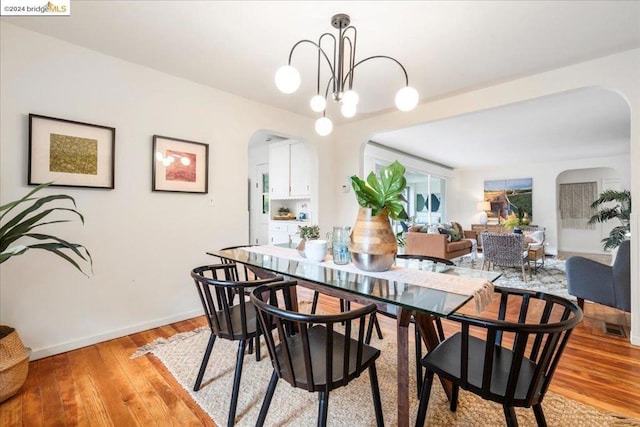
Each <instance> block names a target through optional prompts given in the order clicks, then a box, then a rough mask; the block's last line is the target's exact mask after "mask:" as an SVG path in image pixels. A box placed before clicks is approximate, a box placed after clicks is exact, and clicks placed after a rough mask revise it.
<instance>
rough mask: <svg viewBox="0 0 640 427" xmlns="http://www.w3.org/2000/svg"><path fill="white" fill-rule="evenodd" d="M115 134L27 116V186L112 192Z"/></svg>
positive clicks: (107, 129) (100, 128)
mask: <svg viewBox="0 0 640 427" xmlns="http://www.w3.org/2000/svg"><path fill="white" fill-rule="evenodd" d="M115 144H116V130H115V128H112V127H108V126H100V125H93V124H89V123H81V122H76V121H72V120H64V119H56V118H53V117H46V116H40V115H37V114H29V172H28V184H29V185H37V184H43V183H45V182H53V184H52V185H54V186H58V187H90V188H108V189H113V188H114V186H115V185H114V183H115V181H114V175H115Z"/></svg>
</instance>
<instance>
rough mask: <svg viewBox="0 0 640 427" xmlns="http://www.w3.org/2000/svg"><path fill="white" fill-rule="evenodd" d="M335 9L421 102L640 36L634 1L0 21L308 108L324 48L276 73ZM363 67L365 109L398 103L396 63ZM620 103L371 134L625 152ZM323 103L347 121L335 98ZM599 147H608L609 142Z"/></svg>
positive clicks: (128, 12)
mask: <svg viewBox="0 0 640 427" xmlns="http://www.w3.org/2000/svg"><path fill="white" fill-rule="evenodd" d="M336 13H348V14H349V15H351V23H352V25H354V26H356V27H357V30H358V43H357V59H361V58H364V57H367V56H371V55H389V56H392V57H394V58H396V59H397V60H399V61H400V62H401V63H402V64H403V65H404V66H405V67H406V69H407V72H408V74H409V83H410V85H412V86H414V87H416V88H417V89H418V91H419V93H420V95H421V100H422V101H423V102H424V101H427V100H430V99H434V98H438V97H443V96H447V95H451V94H455V93H460V92H463V91H467V90H471V89H474V88H479V87H483V86H488V85H491V84H495V83H499V82H503V81H507V80H510V79H514V78H517V77H521V76H525V75H529V74H534V73H538V72H541V71H545V70H549V69H554V68H558V67H561V66H565V65H569V64H573V63H577V62H581V61H585V60H588V59H592V58H596V57H600V56H604V55H608V54H611V53H616V52H620V51H623V50H628V49H632V48H637V47H640V2H638V1H553V2H550V1H512V2H507V1H496V2H492V1H482V2H477V1H457V2H453V1H428V2H427V1H424V2H419V1H412V2H403V1H392V2H386V1H351V2H344V1H343V2H331V1H136V2H134V1H80V0H74V1H73V2H72V4H71V16H70V17H64V18H63V17H3V18H2V21H4V22H10V23H12V24H15V25H19V26H22V27H25V28H27V29H31V30H33V31H37V32H40V33H43V34H48V35H51V36H53V37H57V38H60V39H63V40H67V41H69V42H71V43H75V44H78V45H81V46H85V47H88V48H91V49H95V50H97V51H101V52H104V53H106V54H109V55H112V56H115V57H119V58H122V59H125V60H127V61H130V62H134V63H138V64H140V65H144V66H147V67H150V68H153V69H156V70H160V71H163V72H166V73H169V74H173V75H176V76H179V77H182V78H185V79H188V80H192V81H195V82H199V83H202V84H204V85H208V86H211V87H214V88H217V89H220V90H223V91H226V92H231V93H235V94H237V95H240V96H243V97H245V98H249V99H253V100H255V101H258V102H261V103H264V104H268V105H272V106H275V107H278V108H282V109H285V110H289V111H293V112H296V113H298V114H302V115H307V116H309V117H314V114H315V113H313V112H311V111H310V109H309V107H308V100H309V98H310V97H311V96H312V95H313V93H314V92H315V84H316V82H315V68H316V65H315V61H316V55H317V52H316V51H314V49H313V48H312V47H311V46H310V45H307V46H305V45H301V46H300V47H299V48H298V49H297V50H296V51H295V54H294V56H293V61H292V63H293V65H295V66H296V67H297V68H298V69H299V70H300V73H301V75H302V78H303V85H302V87H301V89H300V90H299V91H298V92H297V93H296V94H294V95H283V94H281V93H280V92H278V91H277V89H276V88H275V86H274V84H273V75H274V72H275V70H276V69H277V68H278V67H279V66H280V65H284V64H286V62H287V58H288V55H289V50H290V48H291V47H292V46H293V44H294V43H295V42H297V41H298V40H300V39H307V38H308V39H312V40H317V37H318V36H319V35H320V34H322V33H323V32H334V29H333V27H331V25H330V18H331V16H332V15H334V14H336ZM357 70H358V73H357V74H356V77H355V81H354V89H355V90H357V91H358V92H359V93H360V95H361V102H360V104H359V110H360V111H359V116H360V117H361V118H362V117H366V116H371V115H372V114H376V113H380V112H382V111H386V110H388V109H390V108H393V97H394V95H395V92H396V90H397V89H398V88H399V87H401V86H402V84H403V76H402V74H401V72H400V71H399V69H398V68H397V66H395V67H394V66H393V63H392V62H390V61H383V60H375V61H370V62H368V63H365V64H363V65H362V66H361V67H359V68H358V69H357ZM625 108H626V106H625V104H624V103H623V102H622V101H621V99H620V98H617V97H616V96H615V95H613V94H612V93H609V92H605V91H603V90H594V91H590V92H584V93H575V94H569V95H564V96H559V97H552V98H547V99H541V100H536V101H532V102H529V103H527V104H522V105H518V106H513V107H507V108H502V109H499V110H495V111H488V112H483V113H478V114H474V115H471V116H467V117H461V118H454V119H449V120H446V121H442V122H439V123H434V124H429V125H426V126H421V127H419V128H411V129H408V130H406V131H402V132H400V131H396V132H389V133H385V134H384V135H378V136H376V138H374V140H376V141H378V142H380V143H382V144H392V145H393V146H395V147H396V148H398V149H401V150H403V151H407V152H410V153H413V154H416V155H419V156H421V157H426V158H429V159H432V160H435V161H438V162H441V163H444V164H448V165H450V166H455V167H470V166H473V167H477V166H482V165H488V164H489V163H486V161H488V160H490V159H491V157H492V156H485V155H484V154H483V153H486V152H490V151H492V150H495V149H496V147H502V149H503V148H504V144H505V143H507V142H508V143H510V144H512V145H511V146H510V147H512V146H513V148H514V151H516V150H517V149H518V147H521V148H523V149H526V150H528V151H526V152H527V153H529V154H528V155H529V156H530V155H531V147H532V144H535V146H536V147H538V148H539V149H543V148H544V147H546V146H547V144H550V146H553V147H557V145H558V143H562V146H563V147H565V148H566V149H562V150H559V153H558V156H559V157H561V158H564V157H565V156H571V155H574V156H575V155H582V156H587V154H588V155H589V156H591V157H593V155H605V154H611V153H614V154H619V152H621V151H622V150H625V149H626V152H628V151H629V144H628V139H629V137H628V132H629V117H628V116H629V113H628V110H625ZM328 115H329V116H331V118H332V119H334V120H335V121H339V119H338V115H337V114H336V111H335V109H330V110H328ZM357 118H358V116H356V118H354V119H352V120H357ZM625 120H626V121H625ZM625 132H626V134H625ZM624 138H626V140H624ZM451 142H455V143H456V144H460V145H459V146H456V150H454V151H456V152H458V151H460V152H465V153H468V152H469V150H471V151H473V150H474V147H475V149H477V150H478V151H477V152H476V153H474V155H469V156H460V155H459V154H457V153H455V155H454V156H453V157H452V156H451V153H449V156H447V155H446V152H445V150H443V149H442V147H444V146H447V145H448V144H449V143H451ZM625 142H626V147H625ZM465 144H466V145H465ZM478 147H480V148H481V149H478ZM602 147H608V148H610V149H611V150H612V151H611V152H609V151H608V152H607V153H603V152H602ZM590 150H594V151H590ZM449 151H451V150H449ZM572 153H573V154H572ZM514 155H515V154H514ZM466 157H469V159H470V160H474V163H473V164H470V163H468V161H467V160H466V159H465V158H466ZM493 157H495V156H493ZM520 158H522V157H520ZM483 159H484V160H485V162H484V163H482V162H483Z"/></svg>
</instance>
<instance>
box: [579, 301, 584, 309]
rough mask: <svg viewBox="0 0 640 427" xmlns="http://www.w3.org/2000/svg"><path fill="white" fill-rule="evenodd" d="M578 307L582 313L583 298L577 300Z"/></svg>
mask: <svg viewBox="0 0 640 427" xmlns="http://www.w3.org/2000/svg"><path fill="white" fill-rule="evenodd" d="M578 307H580V310H582V311H584V298H578Z"/></svg>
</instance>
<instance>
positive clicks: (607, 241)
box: [589, 190, 631, 249]
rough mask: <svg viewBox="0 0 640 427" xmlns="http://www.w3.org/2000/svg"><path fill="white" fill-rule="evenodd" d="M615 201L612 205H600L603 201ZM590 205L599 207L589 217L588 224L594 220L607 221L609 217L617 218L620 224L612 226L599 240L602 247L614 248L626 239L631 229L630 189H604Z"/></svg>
mask: <svg viewBox="0 0 640 427" xmlns="http://www.w3.org/2000/svg"><path fill="white" fill-rule="evenodd" d="M609 202H617V203H618V204H617V205H615V206H614V207H610V206H604V207H603V206H602V205H603V204H605V203H609ZM591 207H592V208H594V209H599V211H598V212H597V213H596V214H595V215H593V216H592V217H591V219H589V224H594V223H596V222H607V221H609V220H611V219H618V220H619V221H620V223H621V225H619V226H617V227H614V228H613V229H612V230H611V232H610V233H609V237H606V238H604V239H602V240H601V242H602V243H603V244H604V245H603V246H604V249H613V248H616V247H618V246H619V245H620V243H622V241H624V240H626V239H627V236H628V234H629V233H630V231H631V224H630V215H631V191H629V190H623V191H617V190H606V191H603V192H602V193H600V196H599V197H598V198H597V199H596V200H595V201H594V202H593V203H591Z"/></svg>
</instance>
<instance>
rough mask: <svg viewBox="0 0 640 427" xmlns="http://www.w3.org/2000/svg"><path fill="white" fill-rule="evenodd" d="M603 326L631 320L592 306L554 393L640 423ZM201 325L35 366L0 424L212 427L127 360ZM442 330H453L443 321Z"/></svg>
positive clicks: (635, 384)
mask: <svg viewBox="0 0 640 427" xmlns="http://www.w3.org/2000/svg"><path fill="white" fill-rule="evenodd" d="M300 295H301V297H304V298H305V299H306V298H309V299H310V297H311V294H310V293H306V292H305V291H303V290H301V291H300ZM320 309H321V310H327V311H336V310H337V309H338V308H337V303H336V300H335V299H332V298H328V297H326V298H325V297H321V298H320ZM380 321H381V325H382V328H383V332H384V333H385V334H389V335H390V334H393V333H395V321H394V320H392V319H387V318H384V317H382V316H381V317H380ZM603 321H608V322H614V323H615V322H618V323H619V322H628V315H627V314H625V313H621V312H618V311H616V310H612V309H609V308H606V307H603V306H600V305H596V304H587V305H586V308H585V319H584V321H583V322H582V324H580V325H579V326H578V327H577V329H576V330H575V331H574V334H573V335H572V337H571V339H570V341H569V344H568V346H567V349H566V350H565V353H564V355H563V357H562V360H561V363H560V366H559V368H558V371H557V372H556V375H555V377H554V380H553V382H552V386H551V390H552V391H553V392H556V393H559V394H561V395H564V396H566V397H568V398H571V399H574V400H578V401H580V402H583V403H586V404H589V405H592V406H595V407H597V408H600V409H603V410H608V411H613V412H617V413H621V414H626V415H629V416H633V417H636V418H639V419H640V400H639V398H638V396H640V347H634V346H632V345H630V344H629V343H628V339H625V338H618V337H613V336H610V335H606V334H605V333H604V332H603V326H602V325H603ZM204 325H206V321H205V319H204V317H198V318H195V319H191V320H186V321H183V322H178V323H174V324H171V325H167V326H163V327H160V328H155V329H152V330H148V331H144V332H140V333H137V334H133V335H129V336H126V337H122V338H118V339H115V340H111V341H107V342H103V343H100V344H96V345H92V346H89V347H85V348H82V349H79V350H74V351H70V352H68V353H64V354H59V355H56V356H53V357H48V358H45V359H40V360H37V361H35V362H31V365H30V371H29V376H28V378H27V382H26V384H25V385H24V386H23V388H22V389H21V391H20V392H19V394H17V395H16V396H14V397H13V398H11V399H9V400H7V401H6V402H4V403H2V404H1V405H0V425H1V426H20V425H22V426H41V425H45V426H49V425H56V426H57V425H67V426H76V425H79V426H92V425H94V426H104V425H113V426H118V427H119V426H150V425H163V426H164V425H179V426H201V425H203V426H211V425H214V424H213V422H212V421H211V419H210V418H209V417H208V416H207V414H206V413H205V412H204V411H203V410H202V409H200V407H199V406H198V405H196V403H195V402H194V401H193V400H192V399H191V398H190V396H189V395H188V393H187V392H186V391H185V390H184V389H183V388H182V387H181V386H180V385H179V384H178V383H177V382H176V381H175V380H174V378H173V377H172V376H171V374H169V372H168V371H167V370H166V369H165V367H164V366H163V365H162V363H160V362H159V361H158V360H157V359H156V358H155V357H154V356H151V355H147V356H142V357H138V358H136V359H131V358H130V356H131V355H132V354H133V353H134V352H135V351H136V349H137V348H138V347H139V346H142V345H144V344H147V343H149V342H152V341H153V340H155V339H157V338H167V337H170V336H172V335H174V334H176V333H179V332H186V331H190V330H193V329H195V328H197V327H200V326H204ZM445 329H446V330H447V331H448V332H449V333H450V332H451V331H453V329H454V325H451V324H449V323H448V322H446V321H445ZM374 345H375V344H374Z"/></svg>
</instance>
